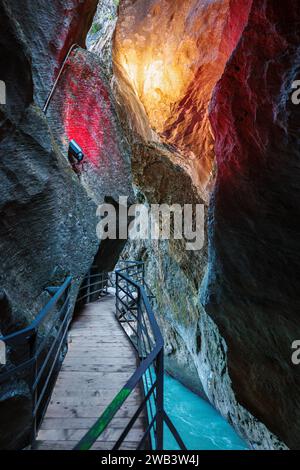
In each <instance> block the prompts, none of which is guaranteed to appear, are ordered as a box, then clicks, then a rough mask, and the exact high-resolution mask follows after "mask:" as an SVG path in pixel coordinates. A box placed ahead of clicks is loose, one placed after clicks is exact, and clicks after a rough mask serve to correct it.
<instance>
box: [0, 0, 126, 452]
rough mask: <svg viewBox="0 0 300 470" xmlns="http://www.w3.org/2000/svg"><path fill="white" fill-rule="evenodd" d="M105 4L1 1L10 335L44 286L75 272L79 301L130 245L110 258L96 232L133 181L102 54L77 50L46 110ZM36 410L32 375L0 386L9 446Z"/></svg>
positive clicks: (4, 254) (4, 296)
mask: <svg viewBox="0 0 300 470" xmlns="http://www.w3.org/2000/svg"><path fill="white" fill-rule="evenodd" d="M96 4H97V1H96V0H87V1H82V0H72V1H71V0H70V1H68V2H65V1H56V2H48V1H42V0H40V1H36V2H32V1H31V0H28V1H27V0H26V1H25V0H24V1H23V0H22V1H18V2H9V1H5V0H3V1H2V0H1V2H0V18H1V29H0V57H1V64H5V67H3V65H1V76H0V79H1V80H4V81H5V82H6V86H7V104H6V105H5V106H1V107H0V154H1V159H0V179H1V184H0V219H1V225H0V251H1V267H0V334H1V335H6V334H8V333H11V332H13V331H16V330H18V329H19V328H22V327H24V326H26V325H27V324H28V323H29V322H30V321H32V320H33V318H34V317H35V316H36V314H37V313H38V311H39V310H40V309H41V308H42V307H43V306H44V305H45V304H46V303H47V301H48V300H49V295H48V294H47V293H46V292H45V287H46V286H49V285H51V284H52V283H53V282H55V283H58V284H59V283H61V282H62V281H63V280H64V279H65V276H66V275H67V274H71V275H72V276H73V280H74V297H73V298H74V300H75V297H76V292H77V288H78V285H79V284H80V283H81V281H82V279H83V276H84V275H85V273H86V272H87V270H88V269H89V267H90V265H91V264H92V263H93V260H94V257H95V255H96V254H97V252H98V250H100V251H101V252H102V254H103V256H102V265H101V266H100V268H101V269H103V270H105V269H111V268H112V265H113V263H114V261H116V259H117V257H118V250H120V248H121V247H122V246H121V247H119V248H118V246H116V247H115V250H114V252H113V253H111V252H110V250H109V256H107V254H108V253H107V246H106V245H104V246H103V245H102V244H101V245H100V247H99V240H98V239H97V236H96V225H97V223H98V221H99V220H98V218H97V216H96V210H97V206H98V204H100V203H101V202H103V200H104V198H105V197H110V198H113V199H114V200H116V199H117V198H118V195H119V193H120V194H122V191H124V192H125V193H126V195H128V194H129V195H130V188H131V184H130V171H129V160H130V156H129V148H128V146H127V145H126V142H125V140H124V139H123V137H122V134H121V131H120V126H119V124H118V119H117V116H116V113H115V110H114V103H113V98H112V96H111V94H110V91H109V86H108V83H107V80H106V78H105V76H104V75H103V74H102V73H101V70H100V65H99V60H98V59H97V57H94V56H91V55H89V53H87V52H86V51H83V50H82V49H80V48H78V49H76V50H74V55H72V56H71V57H70V61H69V62H67V64H66V65H65V68H64V74H63V75H62V76H61V80H60V81H59V84H58V86H57V89H56V91H55V93H54V95H53V98H52V101H51V103H50V105H49V108H48V111H47V115H45V114H44V113H43V112H42V109H41V108H42V107H43V105H44V103H45V101H46V98H47V96H48V94H49V92H50V90H51V87H52V85H53V83H54V80H55V78H56V77H57V74H58V72H59V68H60V67H61V65H62V62H63V60H64V58H65V55H66V53H67V51H68V50H69V48H70V45H71V44H73V43H77V42H79V43H81V44H82V45H84V39H85V35H86V33H87V31H88V29H89V26H90V24H91V21H92V18H93V15H94V13H95V10H96ZM71 138H74V139H75V140H77V141H78V143H79V144H80V145H81V146H82V148H83V150H84V152H85V154H86V162H85V165H84V166H83V167H82V168H81V169H80V171H79V173H78V174H77V173H75V172H74V171H73V169H72V167H71V165H70V163H69V161H68V158H67V148H68V142H69V140H70V139H71ZM105 246H106V248H105ZM108 260H109V262H110V263H109V265H105V262H107V261H108ZM13 360H14V359H13V358H12V357H11V356H10V354H8V363H10V362H11V361H12V362H13ZM30 407H31V397H30V391H29V388H28V382H27V380H19V381H18V382H13V383H9V384H1V389H0V435H1V438H0V447H1V448H6V449H7V448H16V447H17V448H19V447H22V446H24V445H25V444H26V443H27V442H28V441H27V438H28V434H27V432H28V427H29V424H30V410H31V408H30ZM8 423H10V424H9V425H8Z"/></svg>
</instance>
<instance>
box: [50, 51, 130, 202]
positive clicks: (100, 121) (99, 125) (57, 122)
mask: <svg viewBox="0 0 300 470" xmlns="http://www.w3.org/2000/svg"><path fill="white" fill-rule="evenodd" d="M47 117H48V120H49V122H50V124H51V127H52V129H53V130H54V131H55V134H56V136H57V138H58V141H59V142H60V144H61V149H62V150H63V152H64V153H65V155H67V152H68V146H69V142H70V140H71V139H75V141H76V142H77V143H78V144H79V145H80V147H81V148H82V150H83V152H84V154H85V159H84V163H83V166H82V167H78V171H79V174H80V175H81V177H82V178H83V180H84V184H85V185H86V186H87V187H88V188H89V192H90V194H91V195H93V197H94V200H95V202H96V203H97V204H99V202H101V201H102V200H103V198H104V197H111V198H113V199H114V200H115V201H117V200H118V197H119V195H124V196H128V197H129V196H130V195H131V194H132V188H131V177H130V164H129V161H130V156H129V148H128V145H127V144H126V141H125V138H124V136H123V133H122V129H121V127H120V124H119V123H118V120H117V118H116V112H115V109H114V106H113V98H112V95H111V92H110V87H109V83H108V81H107V79H106V77H105V75H104V74H103V72H102V66H101V62H100V59H99V58H98V57H97V56H96V55H94V54H91V53H90V52H87V51H85V50H83V49H80V48H77V49H76V50H74V51H73V52H72V54H71V56H70V57H69V59H68V61H67V63H66V64H65V67H64V70H63V73H62V75H61V78H60V81H59V83H58V86H57V88H56V90H55V93H54V95H53V99H52V101H51V104H50V106H49V109H48V111H47ZM97 180H98V182H97ZM100 181H101V184H99V183H100Z"/></svg>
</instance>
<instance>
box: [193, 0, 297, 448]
mask: <svg viewBox="0 0 300 470" xmlns="http://www.w3.org/2000/svg"><path fill="white" fill-rule="evenodd" d="M299 18H300V5H299V2H296V1H292V0H290V1H287V2H285V3H284V4H283V3H282V2H272V1H266V0H264V1H256V2H253V8H252V10H251V14H250V17H249V22H248V25H247V28H246V29H245V31H244V34H243V36H242V39H241V41H240V42H239V44H238V46H237V48H236V49H235V51H234V53H233V55H232V57H231V59H230V61H229V62H228V64H227V66H226V68H225V71H224V74H223V76H222V79H221V80H220V82H219V83H218V86H217V87H216V89H215V92H214V98H213V101H212V104H211V113H210V119H211V122H212V126H213V130H214V134H215V138H216V145H215V148H216V157H217V166H218V173H217V179H216V185H215V189H214V193H213V197H212V200H211V205H210V217H209V239H210V249H209V268H208V272H207V278H206V281H205V285H204V288H203V295H202V300H203V304H204V306H205V310H206V312H207V313H208V314H209V316H210V317H211V318H212V319H213V320H214V321H215V322H216V324H217V325H218V327H219V331H220V333H221V335H222V336H223V338H224V340H225V342H226V344H227V348H228V349H227V359H228V371H229V376H230V378H231V381H232V388H233V390H234V393H235V396H236V399H237V401H238V402H239V403H240V404H242V405H243V406H245V407H246V408H247V409H248V410H249V411H250V412H251V413H252V414H253V415H254V416H255V417H256V418H257V419H258V420H260V421H262V422H263V423H265V424H266V425H267V426H268V428H269V429H270V430H271V431H273V433H275V434H276V435H277V436H279V437H280V438H281V439H282V440H283V441H284V442H285V443H286V444H287V445H288V446H289V447H290V448H293V449H299V448H300V440H299V423H300V417H299V415H300V407H299V403H298V399H297V397H298V396H299V391H300V390H299V387H300V372H299V368H298V367H297V366H294V365H293V364H292V361H291V354H292V349H291V345H292V342H293V341H294V340H295V339H297V338H299V337H300V324H299V298H298V292H299V275H298V273H299V266H300V258H299V248H300V247H299V220H300V217H299V215H300V214H299V207H300V204H299V202H300V201H299V191H298V181H299V151H300V141H299V136H298V134H299V133H298V128H299V126H300V108H299V106H295V105H294V104H293V103H292V101H291V92H292V82H293V80H296V79H297V78H299V70H300V47H299V35H300V31H299Z"/></svg>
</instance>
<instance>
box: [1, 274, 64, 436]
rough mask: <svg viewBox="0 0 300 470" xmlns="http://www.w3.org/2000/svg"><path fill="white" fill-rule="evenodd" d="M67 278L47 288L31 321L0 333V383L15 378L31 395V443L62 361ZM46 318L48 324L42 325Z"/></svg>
mask: <svg viewBox="0 0 300 470" xmlns="http://www.w3.org/2000/svg"><path fill="white" fill-rule="evenodd" d="M71 284H72V278H71V277H67V278H66V280H65V282H64V283H63V284H62V285H61V286H60V287H48V288H46V290H47V291H48V293H49V294H51V295H52V298H51V299H50V301H49V302H48V303H47V305H46V306H45V307H44V308H43V309H42V310H41V311H40V313H39V314H38V315H37V317H36V318H35V319H34V320H33V322H32V323H31V324H30V325H29V326H27V327H26V328H23V329H21V330H19V331H17V332H15V333H12V334H9V335H7V336H1V337H0V341H2V342H4V343H5V346H6V356H7V363H6V365H3V366H2V367H1V371H0V384H2V383H4V382H6V381H9V380H10V379H15V378H19V379H22V380H24V381H25V383H27V384H28V387H29V390H30V394H31V397H32V421H31V427H30V429H31V436H30V437H29V440H30V442H31V443H33V441H34V440H35V437H36V434H37V431H38V429H39V426H40V424H41V422H42V419H43V416H44V414H45V411H46V408H47V405H48V402H49V400H50V397H51V392H52V389H53V386H54V383H55V379H56V376H57V374H58V372H59V368H60V364H61V362H62V357H61V355H62V352H63V348H64V346H65V345H66V341H67V332H68V329H69V325H70V322H71V320H72V309H71V303H70V288H71ZM46 320H47V321H48V323H47V324H46Z"/></svg>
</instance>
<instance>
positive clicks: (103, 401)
mask: <svg viewBox="0 0 300 470" xmlns="http://www.w3.org/2000/svg"><path fill="white" fill-rule="evenodd" d="M135 369H136V356H135V352H134V349H133V347H132V345H131V343H130V341H129V340H128V338H127V336H126V334H125V333H124V331H123V329H122V328H121V327H120V325H119V323H118V321H117V320H116V318H115V297H114V295H113V294H112V293H110V294H109V295H108V296H107V297H104V298H103V299H101V300H99V301H98V302H95V303H92V304H89V305H87V306H85V307H84V309H83V310H82V311H81V312H80V314H79V315H77V317H76V318H75V319H74V321H73V323H72V326H71V330H70V333H69V350H68V353H67V356H66V358H65V360H64V363H63V366H62V369H61V372H60V374H59V376H58V379H57V382H56V384H55V388H54V391H53V395H52V398H51V401H50V404H49V407H48V409H47V412H46V415H45V418H44V421H43V423H42V426H41V429H40V431H39V433H38V436H37V441H36V445H35V446H34V448H35V449H39V450H50V449H53V450H63V449H65V450H68V449H72V448H73V447H74V446H75V445H76V444H77V443H78V441H79V440H80V439H81V438H82V437H83V436H84V434H85V433H86V432H87V430H88V429H89V428H90V427H91V426H92V425H93V424H94V422H95V421H96V420H97V419H98V418H99V416H100V415H101V414H102V412H103V411H104V410H105V408H106V407H107V405H108V404H109V403H110V402H111V401H112V399H113V398H114V397H115V395H116V394H117V393H118V392H119V391H120V389H121V388H122V387H123V386H124V385H125V383H126V382H127V380H128V379H129V377H130V376H131V375H132V373H133V372H134V370H135ZM141 400H142V396H141V393H140V391H139V390H135V391H134V392H133V393H132V394H131V396H130V397H129V398H128V399H127V400H126V402H125V405H123V407H122V408H121V409H120V410H119V412H118V414H117V416H116V417H115V418H114V420H113V421H112V423H111V424H110V425H109V427H108V428H107V429H106V430H105V431H104V433H103V434H102V436H101V437H100V438H99V440H98V441H97V442H96V443H95V445H94V447H93V449H101V450H110V449H111V448H112V446H113V444H114V443H115V442H116V440H117V438H118V437H119V435H120V434H121V432H122V430H123V429H124V428H125V426H126V424H127V423H128V422H129V420H130V418H131V417H132V416H133V414H134V412H135V411H136V409H137V408H138V406H139V404H140V403H141ZM144 430H145V422H144V417H141V418H139V420H138V421H137V423H136V424H135V426H134V428H133V429H132V430H131V432H130V434H129V436H128V438H127V440H126V442H125V443H124V445H123V447H122V449H134V448H135V447H136V445H137V443H138V442H139V441H140V439H141V437H142V435H143V432H144Z"/></svg>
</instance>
